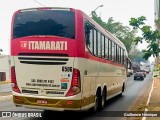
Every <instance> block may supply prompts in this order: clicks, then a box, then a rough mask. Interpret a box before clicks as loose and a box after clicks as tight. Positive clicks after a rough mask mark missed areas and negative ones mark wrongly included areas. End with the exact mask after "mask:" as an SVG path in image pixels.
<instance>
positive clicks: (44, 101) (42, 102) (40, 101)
mask: <svg viewBox="0 0 160 120" xmlns="http://www.w3.org/2000/svg"><path fill="white" fill-rule="evenodd" d="M47 103H48V102H47V100H37V104H47Z"/></svg>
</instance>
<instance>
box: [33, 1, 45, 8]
mask: <svg viewBox="0 0 160 120" xmlns="http://www.w3.org/2000/svg"><path fill="white" fill-rule="evenodd" d="M33 1H34V2H36V3H37V4H39V5H41V6H43V7H46V6H45V5H43V4H42V3H40V2H38V1H37V0H33Z"/></svg>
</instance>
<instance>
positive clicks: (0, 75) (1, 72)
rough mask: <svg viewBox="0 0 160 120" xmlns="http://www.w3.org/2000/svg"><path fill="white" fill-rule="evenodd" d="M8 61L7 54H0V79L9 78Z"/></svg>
mask: <svg viewBox="0 0 160 120" xmlns="http://www.w3.org/2000/svg"><path fill="white" fill-rule="evenodd" d="M10 63H11V60H10V56H9V55H0V81H6V80H9V81H10V80H11V77H10Z"/></svg>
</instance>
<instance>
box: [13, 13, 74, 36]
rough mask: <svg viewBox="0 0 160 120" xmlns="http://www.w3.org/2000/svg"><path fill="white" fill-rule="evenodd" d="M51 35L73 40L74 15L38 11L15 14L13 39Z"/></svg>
mask: <svg viewBox="0 0 160 120" xmlns="http://www.w3.org/2000/svg"><path fill="white" fill-rule="evenodd" d="M33 35H53V36H60V37H67V38H72V39H74V38H75V15H74V13H73V12H71V11H59V10H38V11H28V12H21V13H18V14H16V16H15V18H14V26H13V38H20V37H25V36H33Z"/></svg>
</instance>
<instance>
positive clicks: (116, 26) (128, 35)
mask: <svg viewBox="0 0 160 120" xmlns="http://www.w3.org/2000/svg"><path fill="white" fill-rule="evenodd" d="M92 18H93V19H94V21H96V22H97V23H98V24H99V25H101V26H102V27H103V28H104V29H106V30H108V31H109V32H111V33H112V34H113V35H115V36H116V37H117V38H118V39H119V40H121V42H122V43H123V44H124V45H125V46H126V49H127V51H128V53H129V52H130V50H131V48H132V45H133V44H134V41H135V39H136V37H135V36H136V32H137V31H136V30H131V29H130V28H129V27H127V26H123V24H122V23H120V22H116V21H114V19H113V17H110V18H109V19H108V20H107V22H104V21H102V19H101V17H98V16H97V14H96V13H95V12H94V14H92Z"/></svg>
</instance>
